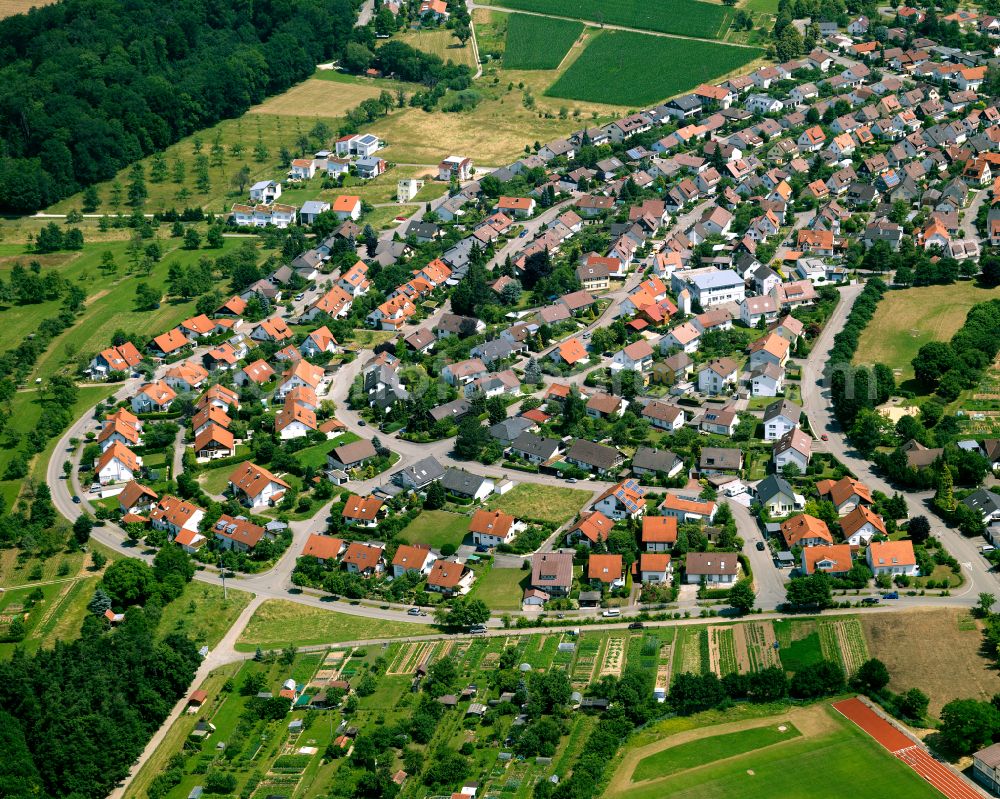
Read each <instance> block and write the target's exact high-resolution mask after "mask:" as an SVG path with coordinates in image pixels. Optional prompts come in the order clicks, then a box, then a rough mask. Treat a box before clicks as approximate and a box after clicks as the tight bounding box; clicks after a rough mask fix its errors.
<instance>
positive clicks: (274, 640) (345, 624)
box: [236, 599, 434, 652]
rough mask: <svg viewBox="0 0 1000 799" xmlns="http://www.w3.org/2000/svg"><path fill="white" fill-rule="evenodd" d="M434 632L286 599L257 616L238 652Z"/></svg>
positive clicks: (423, 626)
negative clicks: (291, 644) (258, 648)
mask: <svg viewBox="0 0 1000 799" xmlns="http://www.w3.org/2000/svg"><path fill="white" fill-rule="evenodd" d="M432 632H434V630H433V628H431V627H429V626H428V625H426V624H410V623H408V622H405V621H389V620H386V619H371V618H367V617H365V616H353V615H349V614H347V613H338V612H337V611H336V610H335V609H331V610H325V609H323V608H314V607H309V606H307V605H300V604H298V603H297V602H289V601H288V600H285V599H269V600H268V601H267V602H265V603H264V604H262V605H261V606H260V608H258V609H257V612H256V613H254V614H253V618H251V619H250V623H249V624H248V625H247V628H246V630H244V631H243V635H241V636H240V639H239V641H238V642H237V644H236V648H237V649H238V650H239V651H241V652H252V651H253V650H254V649H255V648H256V647H258V646H260V647H263V648H264V649H276V648H281V647H285V646H287V645H288V644H289V643H294V644H295V645H296V646H309V645H311V644H328V643H329V644H332V643H339V642H342V641H362V640H368V639H373V638H403V637H405V636H409V635H427V634H428V633H432Z"/></svg>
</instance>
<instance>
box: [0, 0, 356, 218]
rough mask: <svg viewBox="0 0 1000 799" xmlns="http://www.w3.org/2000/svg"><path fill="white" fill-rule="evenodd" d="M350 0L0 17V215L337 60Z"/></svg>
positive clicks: (235, 1)
mask: <svg viewBox="0 0 1000 799" xmlns="http://www.w3.org/2000/svg"><path fill="white" fill-rule="evenodd" d="M354 19H355V11H354V6H353V4H352V2H351V0H297V2H294V3H288V2H279V1H277V0H253V2H240V0H175V2H170V3H164V2H159V0H129V1H128V2H127V3H121V2H117V1H116V0H64V2H60V3H56V4H55V5H50V6H46V7H44V8H40V9H35V10H34V11H32V12H31V13H29V14H26V15H18V16H13V17H10V18H8V19H5V20H3V21H2V22H0V65H2V66H0V85H2V86H3V87H4V91H3V93H2V94H0V210H4V211H13V212H19V213H20V212H33V211H37V210H38V209H40V208H44V207H45V206H47V205H49V204H51V203H53V202H55V201H56V200H59V199H61V198H63V197H66V196H68V195H70V194H72V193H74V192H76V191H78V190H79V189H81V188H82V187H84V186H86V185H89V184H91V183H95V182H97V181H101V180H108V179H110V178H111V177H113V176H114V175H115V174H116V172H117V171H118V170H120V169H121V168H122V167H124V166H126V165H128V164H130V163H132V162H133V161H136V160H137V159H139V158H142V157H143V156H146V155H149V154H150V153H152V152H154V151H157V150H162V149H163V148H164V147H166V146H167V145H169V144H172V143H173V142H176V141H177V140H178V139H180V138H181V137H183V136H186V135H188V134H190V133H193V132H194V131H197V130H200V129H202V128H205V127H208V126H211V125H214V124H215V123H216V122H218V121H219V120H221V119H226V118H230V117H236V116H239V115H240V114H242V113H244V112H245V111H246V110H247V109H248V108H249V107H250V106H251V105H252V104H254V103H259V102H261V101H262V100H263V99H264V98H266V97H267V96H269V95H272V94H275V93H278V92H281V91H284V90H285V89H287V88H288V87H289V86H291V85H292V84H293V83H295V82H296V81H300V80H302V79H303V78H305V77H307V76H308V75H310V74H311V73H312V72H313V70H314V69H315V66H316V64H317V63H319V62H321V61H323V60H329V59H330V58H336V57H339V55H340V54H341V52H342V51H343V49H344V48H345V47H346V44H347V41H348V38H349V37H350V34H351V30H352V26H353V24H354Z"/></svg>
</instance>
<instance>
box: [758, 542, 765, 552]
mask: <svg viewBox="0 0 1000 799" xmlns="http://www.w3.org/2000/svg"><path fill="white" fill-rule="evenodd" d="M764 547H765V545H764V542H763V541H758V542H757V551H758V552H763V551H764Z"/></svg>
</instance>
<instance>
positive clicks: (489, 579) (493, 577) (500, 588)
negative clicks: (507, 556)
mask: <svg viewBox="0 0 1000 799" xmlns="http://www.w3.org/2000/svg"><path fill="white" fill-rule="evenodd" d="M530 579H531V572H529V571H526V570H524V569H490V570H489V571H488V572H486V574H485V575H484V576H482V577H479V576H477V577H476V582H475V585H474V586H473V588H472V593H471V596H472V598H473V599H481V600H483V602H485V603H486V604H487V605H489V606H490V609H491V610H520V609H521V599H522V597H523V595H524V589H525V587H526V586H527V584H528V582H529V581H530Z"/></svg>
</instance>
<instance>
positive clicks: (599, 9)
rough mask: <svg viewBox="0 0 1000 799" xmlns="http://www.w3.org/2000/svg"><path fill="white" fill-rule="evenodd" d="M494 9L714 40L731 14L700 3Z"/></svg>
mask: <svg viewBox="0 0 1000 799" xmlns="http://www.w3.org/2000/svg"><path fill="white" fill-rule="evenodd" d="M493 4H494V5H498V6H502V7H504V8H514V9H517V10H518V11H535V12H537V13H540V14H552V15H554V16H557V17H568V18H570V19H585V20H588V21H591V22H597V23H603V24H610V25H622V26H624V27H627V28H640V29H643V30H651V31H659V32H661V33H676V34H678V35H680V36H695V37H698V38H702V39H716V38H719V37H721V36H722V34H724V33H725V32H726V30H728V28H729V25H730V22H731V20H732V13H733V12H732V11H731V10H730V9H729V8H727V7H726V6H723V5H721V4H719V5H716V4H715V3H703V2H700V0H660V2H657V3H649V2H643V0H493Z"/></svg>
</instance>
